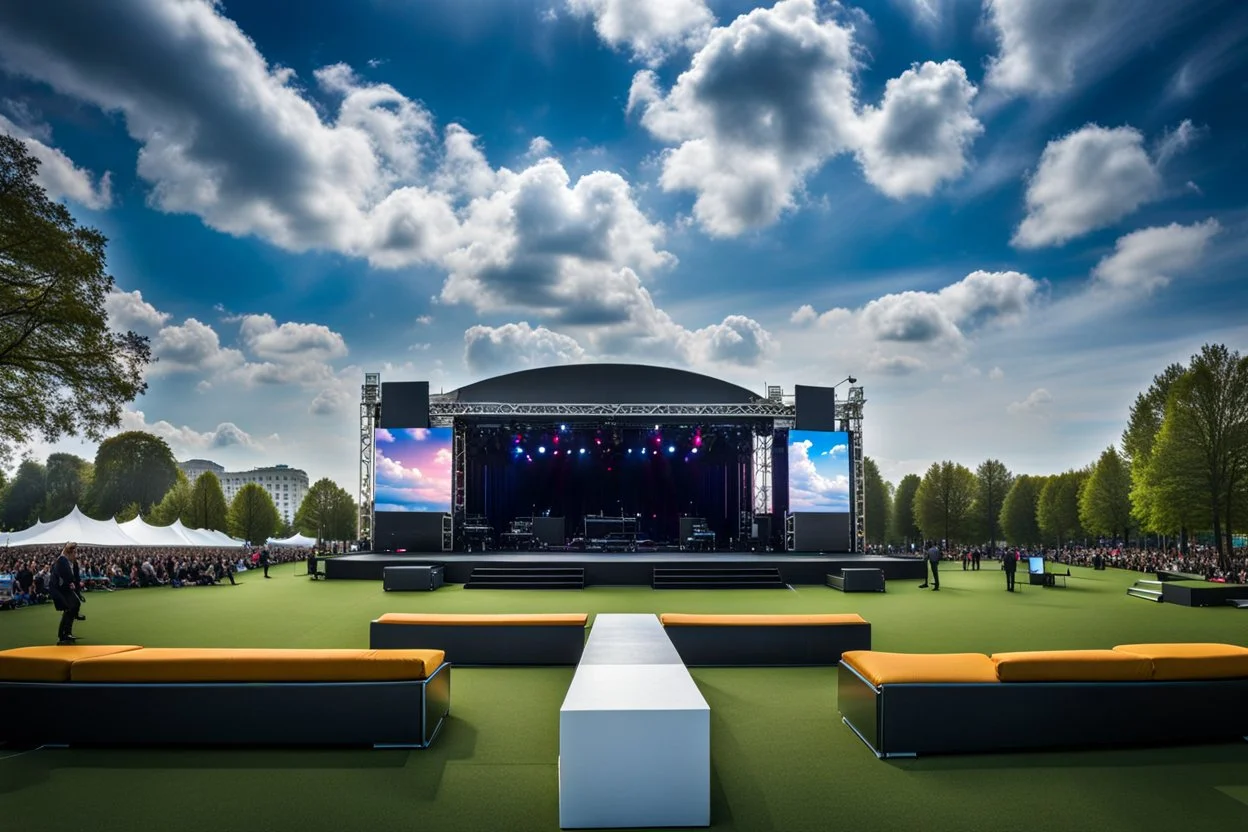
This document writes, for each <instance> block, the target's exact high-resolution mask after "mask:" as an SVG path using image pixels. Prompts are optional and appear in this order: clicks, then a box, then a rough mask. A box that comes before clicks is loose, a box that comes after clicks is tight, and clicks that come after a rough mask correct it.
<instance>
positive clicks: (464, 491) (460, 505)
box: [451, 424, 468, 519]
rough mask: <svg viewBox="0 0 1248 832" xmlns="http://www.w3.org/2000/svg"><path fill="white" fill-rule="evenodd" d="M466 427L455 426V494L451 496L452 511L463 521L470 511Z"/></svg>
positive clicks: (452, 472) (452, 473)
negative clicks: (465, 514)
mask: <svg viewBox="0 0 1248 832" xmlns="http://www.w3.org/2000/svg"><path fill="white" fill-rule="evenodd" d="M464 427H465V426H464V425H462V424H458V425H455V430H454V436H455V453H454V459H453V462H454V466H455V467H454V469H453V470H452V471H451V477H452V481H453V486H452V487H453V488H454V494H452V496H451V511H452V512H453V514H454V516H455V517H457V518H460V519H463V516H464V513H465V512H466V511H467V510H468V441H467V437H466V436H465V435H464Z"/></svg>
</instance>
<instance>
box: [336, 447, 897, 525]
mask: <svg viewBox="0 0 1248 832" xmlns="http://www.w3.org/2000/svg"><path fill="white" fill-rule="evenodd" d="M862 476H863V480H864V485H865V489H866V494H865V495H864V498H865V503H866V506H865V510H866V515H867V516H866V518H865V520H866V527H867V542H868V543H874V544H882V543H883V542H884V538H885V536H886V535H887V533H888V510H889V509H890V508H891V506H889V500H888V484H887V483H886V482H884V478H883V477H881V476H880V467H879V466H878V465H876V464H875V460H874V459H872V458H871V457H869V456H868V457H863V460H862ZM335 539H337V540H346V539H347V538H346V537H341V538H335Z"/></svg>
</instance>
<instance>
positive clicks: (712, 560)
mask: <svg viewBox="0 0 1248 832" xmlns="http://www.w3.org/2000/svg"><path fill="white" fill-rule="evenodd" d="M425 564H439V565H441V566H442V567H443V570H444V573H443V574H444V577H445V580H446V581H447V582H448V583H458V584H462V583H466V582H467V581H468V576H469V575H470V574H471V573H472V570H473V569H475V568H477V567H483V568H484V567H506V566H513V567H550V568H556V569H562V568H574V569H584V570H585V585H586V586H593V585H598V586H650V585H651V583H652V580H653V577H654V570H655V569H656V568H658V569H716V568H723V569H742V568H756V567H766V568H774V569H778V570H779V571H780V575H781V577H782V579H783V580H784V582H785V583H788V584H823V583H825V582H826V580H827V576H828V575H829V574H834V573H837V572H840V571H841V570H842V569H846V568H854V567H860V568H861V567H866V568H871V567H874V568H878V569H882V570H883V571H884V578H885V580H890V581H891V580H910V579H913V580H923V579H924V578H925V577H926V575H927V564H926V562H925V561H924V560H923V559H922V558H899V557H885V556H877V555H854V554H840V555H825V554H819V553H802V552H777V553H769V552H764V553H758V552H660V553H644V554H638V553H633V552H629V553H619V554H615V553H602V552H477V553H458V552H405V553H402V554H394V553H360V554H354V555H341V556H339V557H334V558H328V559H326V560H325V561H324V568H325V575H326V577H328V578H330V579H337V580H343V579H346V580H365V581H380V580H381V577H382V570H383V569H385V568H386V567H387V566H416V565H425Z"/></svg>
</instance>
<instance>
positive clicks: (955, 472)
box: [914, 461, 975, 545]
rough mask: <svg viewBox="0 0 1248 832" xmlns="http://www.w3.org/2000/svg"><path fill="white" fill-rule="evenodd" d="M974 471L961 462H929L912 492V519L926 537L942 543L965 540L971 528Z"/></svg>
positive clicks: (947, 543) (948, 543)
mask: <svg viewBox="0 0 1248 832" xmlns="http://www.w3.org/2000/svg"><path fill="white" fill-rule="evenodd" d="M974 501H975V475H974V474H973V473H971V469H969V468H967V467H966V466H965V465H959V464H957V463H955V462H949V461H945V462H933V463H932V466H931V467H930V468H928V469H927V473H926V474H924V475H923V481H922V482H921V483H920V484H919V490H918V491H917V492H916V493H915V495H914V519H915V521H917V523H918V525H919V529H920V530H922V532H923V536H924V537H926V538H927V539H928V540H941V541H944V543H945V545H950V544H952V543H955V542H959V541H964V540H966V538H967V536H968V534H969V533H970V531H971V521H972V517H971V505H972V503H973V502H974Z"/></svg>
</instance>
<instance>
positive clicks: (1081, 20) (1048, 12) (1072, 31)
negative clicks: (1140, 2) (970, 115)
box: [984, 0, 1135, 95]
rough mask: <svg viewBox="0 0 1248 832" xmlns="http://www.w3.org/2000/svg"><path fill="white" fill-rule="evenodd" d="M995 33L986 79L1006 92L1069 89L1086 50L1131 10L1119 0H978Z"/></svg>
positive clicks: (1109, 33) (1094, 46)
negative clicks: (994, 44) (1038, 0)
mask: <svg viewBox="0 0 1248 832" xmlns="http://www.w3.org/2000/svg"><path fill="white" fill-rule="evenodd" d="M984 11H985V14H986V17H987V20H988V23H989V25H990V26H991V27H992V29H993V30H994V33H995V35H996V39H997V47H998V49H997V56H996V57H995V58H993V59H992V61H991V62H990V64H989V67H988V74H987V82H988V84H989V85H991V86H993V87H995V88H996V89H999V90H1001V91H1003V92H1006V93H1015V94H1036V95H1052V94H1056V93H1060V92H1064V91H1065V90H1067V89H1069V88H1070V87H1071V86H1072V85H1073V84H1074V81H1075V73H1076V71H1077V70H1079V69H1081V68H1082V66H1083V64H1084V62H1085V61H1086V60H1087V59H1088V58H1089V56H1090V55H1091V54H1092V53H1093V52H1094V51H1095V50H1096V49H1097V48H1098V46H1100V45H1101V44H1102V43H1103V41H1105V40H1106V39H1107V38H1109V37H1110V36H1112V35H1114V33H1115V31H1116V30H1118V29H1120V28H1121V23H1122V15H1124V14H1127V13H1132V12H1134V11H1135V10H1134V9H1131V8H1130V6H1129V5H1127V4H1125V0H1042V2H1036V0H984Z"/></svg>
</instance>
